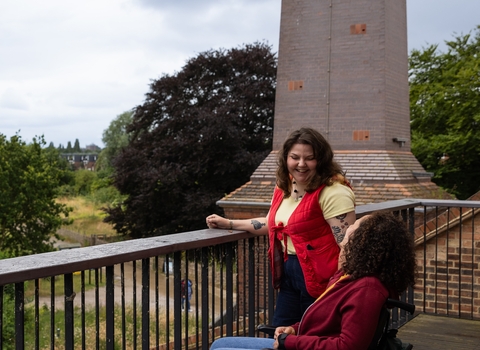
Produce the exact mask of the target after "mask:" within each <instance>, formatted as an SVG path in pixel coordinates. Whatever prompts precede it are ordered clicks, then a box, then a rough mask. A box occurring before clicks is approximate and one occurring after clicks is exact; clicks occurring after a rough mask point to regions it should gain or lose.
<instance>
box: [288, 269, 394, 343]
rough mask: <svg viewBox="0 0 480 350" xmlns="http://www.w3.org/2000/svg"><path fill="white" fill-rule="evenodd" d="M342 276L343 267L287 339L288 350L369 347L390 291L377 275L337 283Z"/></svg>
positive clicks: (346, 279)
mask: <svg viewBox="0 0 480 350" xmlns="http://www.w3.org/2000/svg"><path fill="white" fill-rule="evenodd" d="M342 275H343V272H342V271H341V270H339V271H337V272H336V273H335V275H334V276H333V277H332V278H331V280H330V283H329V287H330V286H331V285H332V284H334V285H333V287H331V288H330V289H327V292H326V293H325V294H324V295H323V296H322V297H321V298H319V300H317V301H316V302H315V303H313V304H312V305H311V306H310V307H309V308H308V309H307V311H305V313H304V315H303V317H302V320H301V321H300V322H299V323H296V324H295V325H293V326H292V327H293V328H294V329H295V334H296V335H289V336H287V337H286V338H285V343H284V344H285V349H287V350H291V349H298V350H309V349H311V350H313V349H315V350H324V349H325V350H333V349H349V350H362V349H368V346H369V345H370V342H371V341H372V338H373V335H374V333H375V329H376V328H377V323H378V319H379V317H380V311H381V308H382V306H383V305H384V304H385V301H386V300H387V298H388V297H389V293H388V290H387V288H385V287H384V286H383V284H382V283H381V282H380V280H379V279H377V278H376V277H362V278H360V279H357V280H353V281H352V280H351V278H350V277H347V278H345V279H342V280H340V281H338V283H335V282H336V281H337V280H338V279H339V278H340V277H341V276H342Z"/></svg>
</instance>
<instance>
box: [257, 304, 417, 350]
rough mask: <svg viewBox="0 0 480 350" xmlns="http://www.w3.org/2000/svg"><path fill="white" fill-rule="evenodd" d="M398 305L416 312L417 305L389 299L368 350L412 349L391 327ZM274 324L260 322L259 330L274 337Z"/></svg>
mask: <svg viewBox="0 0 480 350" xmlns="http://www.w3.org/2000/svg"><path fill="white" fill-rule="evenodd" d="M394 307H397V308H399V309H402V310H405V311H406V312H408V313H410V314H412V315H413V313H414V312H415V305H413V304H410V303H407V302H404V301H401V300H396V299H391V298H389V299H387V302H386V303H385V305H384V307H383V308H382V311H381V312H380V318H379V320H378V323H377V329H376V330H375V335H374V336H373V339H372V342H371V343H370V346H369V347H368V350H391V349H397V348H398V349H401V350H411V349H413V345H412V344H409V343H402V341H401V340H400V339H398V338H397V337H396V334H397V332H398V329H396V328H390V316H391V315H390V309H392V308H394ZM275 328H276V327H274V326H270V325H265V324H260V325H258V326H257V330H258V331H260V332H262V333H265V334H267V335H268V336H270V337H272V338H273V335H274V333H275ZM262 350H271V349H262Z"/></svg>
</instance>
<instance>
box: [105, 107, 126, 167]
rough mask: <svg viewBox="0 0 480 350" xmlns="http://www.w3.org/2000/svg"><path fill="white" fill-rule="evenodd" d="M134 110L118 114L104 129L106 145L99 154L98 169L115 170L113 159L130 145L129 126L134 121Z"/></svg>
mask: <svg viewBox="0 0 480 350" xmlns="http://www.w3.org/2000/svg"><path fill="white" fill-rule="evenodd" d="M132 120H133V111H127V112H124V113H122V114H120V115H118V116H117V117H116V118H115V119H114V120H113V121H112V122H111V123H110V125H109V126H108V128H107V129H105V130H104V131H103V135H102V141H103V143H104V145H105V147H104V148H103V150H102V151H101V152H100V154H99V156H98V161H97V163H96V168H97V170H106V171H110V170H112V171H113V169H112V168H113V165H112V161H113V159H114V158H115V157H116V156H117V155H118V154H119V153H120V150H121V149H122V148H124V147H125V146H127V145H128V141H129V139H128V137H129V136H128V133H127V126H128V125H130V124H131V123H132Z"/></svg>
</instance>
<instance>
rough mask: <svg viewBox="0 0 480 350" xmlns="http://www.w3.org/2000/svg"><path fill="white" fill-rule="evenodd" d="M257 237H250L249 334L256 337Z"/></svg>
mask: <svg viewBox="0 0 480 350" xmlns="http://www.w3.org/2000/svg"><path fill="white" fill-rule="evenodd" d="M255 269H256V266H255V238H249V239H248V336H249V337H254V336H255V330H256V324H255V321H256V317H255V314H256V312H255V309H256V308H255V304H256V303H255Z"/></svg>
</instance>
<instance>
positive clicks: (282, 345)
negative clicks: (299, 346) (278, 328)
mask: <svg viewBox="0 0 480 350" xmlns="http://www.w3.org/2000/svg"><path fill="white" fill-rule="evenodd" d="M286 337H288V333H282V334H280V335H279V336H278V337H277V341H278V348H279V349H280V350H282V349H285V338H286Z"/></svg>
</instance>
